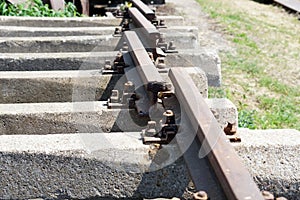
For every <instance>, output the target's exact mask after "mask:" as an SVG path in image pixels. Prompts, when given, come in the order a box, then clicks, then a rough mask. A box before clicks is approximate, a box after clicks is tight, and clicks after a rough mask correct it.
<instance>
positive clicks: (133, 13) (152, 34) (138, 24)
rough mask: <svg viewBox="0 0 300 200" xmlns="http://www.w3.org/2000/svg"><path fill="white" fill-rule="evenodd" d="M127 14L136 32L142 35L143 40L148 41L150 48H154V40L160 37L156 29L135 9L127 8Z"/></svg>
mask: <svg viewBox="0 0 300 200" xmlns="http://www.w3.org/2000/svg"><path fill="white" fill-rule="evenodd" d="M128 13H129V16H130V17H131V19H132V21H133V23H134V25H135V28H137V29H136V31H137V32H138V33H142V34H143V36H144V37H145V39H147V40H150V44H149V45H151V46H150V47H151V48H155V47H156V40H157V39H158V38H159V36H160V33H159V31H158V30H157V28H156V27H155V26H154V25H153V24H152V23H151V22H150V21H149V20H147V19H146V17H144V15H143V14H142V13H141V12H140V11H139V10H138V9H137V8H129V9H128Z"/></svg>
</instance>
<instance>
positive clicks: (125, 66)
mask: <svg viewBox="0 0 300 200" xmlns="http://www.w3.org/2000/svg"><path fill="white" fill-rule="evenodd" d="M132 3H133V7H131V8H128V9H127V10H126V12H124V13H121V16H123V18H118V19H116V18H110V19H105V20H102V19H101V20H97V19H85V20H82V22H80V23H82V24H84V27H85V29H86V32H87V33H86V34H87V35H86V36H84V37H80V40H79V42H78V41H77V40H76V39H77V37H78V36H74V34H78V35H81V34H82V30H81V29H76V28H75V27H72V26H76V20H74V22H72V20H70V21H64V20H57V21H56V22H55V23H56V26H58V25H59V24H60V23H61V24H63V25H64V26H65V25H66V24H69V25H70V24H71V25H70V26H71V27H69V28H65V29H64V28H60V29H61V30H58V29H57V30H55V29H49V28H48V29H47V28H44V29H43V28H37V30H36V31H35V32H32V33H31V34H32V35H33V36H36V35H43V37H40V38H38V39H37V40H36V38H35V37H28V35H30V33H29V32H28V31H27V30H26V29H24V28H23V29H22V27H21V28H20V26H15V25H16V24H15V23H20V24H23V25H24V24H25V23H28V24H30V26H34V25H35V24H36V23H37V21H35V19H29V20H28V19H26V20H24V22H22V21H21V22H20V21H19V20H17V21H14V19H13V18H3V20H2V25H3V26H10V28H11V27H14V29H15V30H16V31H15V32H14V31H2V32H1V34H4V35H5V37H7V36H8V37H7V38H6V39H5V40H4V39H3V40H1V42H0V45H2V47H6V49H5V50H2V51H4V52H3V55H2V57H1V61H2V62H1V63H3V64H2V65H1V71H3V72H1V82H2V84H3V85H5V87H3V89H2V96H1V99H2V104H1V105H0V107H1V116H0V117H1V120H2V121H1V134H2V136H1V141H0V147H1V149H0V151H1V156H0V159H1V161H2V163H3V165H2V168H1V172H0V173H1V177H4V178H3V181H2V182H1V184H2V185H1V187H2V188H4V189H2V190H1V191H0V197H1V198H5V199H16V198H17V199H18V198H26V199H28V198H35V197H41V198H54V199H62V198H87V197H94V196H96V197H102V198H142V197H143V198H156V197H175V196H177V197H180V196H178V195H179V194H181V193H182V192H183V188H185V187H186V185H187V183H188V181H189V178H188V175H187V171H188V174H189V175H190V177H191V179H192V182H193V185H194V192H195V193H194V194H193V198H194V199H208V198H210V199H255V200H258V199H274V197H273V198H272V195H271V194H270V193H267V192H263V193H262V192H261V191H260V190H259V189H258V187H257V185H256V184H255V183H254V181H253V179H252V177H251V176H250V174H249V172H248V171H247V170H246V168H245V167H244V166H243V164H242V162H241V161H240V159H239V158H238V156H237V154H236V153H235V151H234V149H233V147H232V146H231V144H230V143H229V140H231V141H238V140H239V138H238V136H237V135H235V130H234V126H232V125H233V124H234V123H235V121H234V120H233V121H232V122H228V119H223V120H225V121H226V120H227V123H226V124H225V125H224V124H222V123H220V120H219V121H217V120H216V119H215V117H214V115H213V113H212V112H211V110H210V108H209V107H208V105H207V100H205V98H206V97H207V86H208V85H207V84H209V85H213V84H216V85H218V84H219V82H218V81H216V79H215V76H213V75H211V74H210V71H209V70H205V69H203V71H202V70H200V71H199V69H198V70H197V69H195V68H193V67H191V66H193V65H194V64H195V61H192V59H191V61H190V63H185V65H182V64H181V63H180V61H181V60H182V57H186V58H187V60H189V58H190V57H189V56H190V55H191V53H190V52H189V51H183V50H182V49H184V48H186V47H187V46H188V47H189V48H195V46H196V44H195V36H193V35H191V34H190V31H186V30H185V31H182V30H184V29H185V27H181V28H180V27H179V28H178V27H176V28H173V29H172V28H169V27H167V26H169V25H170V24H172V19H170V18H168V17H166V18H158V17H157V16H156V15H155V13H154V12H153V11H152V10H151V9H149V7H147V6H146V5H144V4H143V3H141V2H140V1H138V0H133V1H132ZM119 14H120V13H119ZM119 17H120V16H119ZM41 20H45V22H44V23H43V24H42V25H45V24H46V23H47V22H46V21H47V19H41ZM173 20H174V21H175V23H178V21H179V20H180V18H175V19H173ZM119 23H121V24H119ZM95 25H96V26H95ZM112 25H113V26H118V28H116V29H115V28H111V26H112ZM87 26H90V27H91V28H87ZM99 26H100V27H102V26H106V28H100V27H99ZM14 29H13V30H14ZM3 30H5V28H4V29H3ZM9 30H10V29H9ZM178 30H180V31H178ZM62 31H63V33H64V34H66V35H67V34H70V36H64V37H62V38H59V37H60V36H57V35H60V34H61V32H62ZM98 31H99V32H100V31H101V32H102V34H99V35H97V32H98ZM108 32H111V34H107V33H108ZM182 32H183V33H182ZM112 33H113V34H112ZM18 34H20V35H18ZM35 34H36V35H35ZM88 34H90V35H91V36H89V35H88ZM112 35H113V36H112ZM24 36H25V37H24ZM2 37H4V36H2ZM75 40H76V42H75ZM176 47H177V48H176ZM2 49H3V48H2ZM75 49H76V51H77V52H74V51H75ZM108 51H109V52H108ZM194 51H195V49H193V55H194V54H195V52H194ZM28 52H30V53H28ZM41 52H42V53H41ZM84 52H92V53H90V54H89V53H84ZM201 56H203V55H201ZM82 60H84V61H82ZM212 60H213V59H212ZM185 61H186V60H185ZM197 61H198V60H197ZM99 63H103V65H101V66H99ZM45 70H48V71H45ZM66 70H68V71H66ZM25 71H26V72H25ZM216 74H218V73H216ZM192 77H193V78H192ZM202 79H203V80H204V81H203V82H201V83H199V80H202ZM207 79H208V80H207ZM197 81H198V82H197ZM196 83H197V84H196ZM199 85H200V86H199ZM226 134H227V135H228V136H226ZM181 157H183V158H184V161H185V162H184V163H182V160H180V158H181ZM47 182H50V183H51V184H50V186H49V187H45V186H46V185H47V184H48V183H47ZM44 187H45V188H44ZM87 187H88V188H87Z"/></svg>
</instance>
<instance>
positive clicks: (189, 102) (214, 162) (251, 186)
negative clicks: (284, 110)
mask: <svg viewBox="0 0 300 200" xmlns="http://www.w3.org/2000/svg"><path fill="white" fill-rule="evenodd" d="M169 77H170V79H171V81H172V83H173V86H174V88H175V95H176V97H177V99H178V100H179V102H180V106H181V107H182V108H183V109H184V111H185V112H186V113H187V116H188V118H189V120H190V123H191V124H192V127H193V129H194V130H195V131H196V134H197V135H196V136H197V138H198V139H199V141H200V142H201V145H202V146H201V149H200V151H199V152H202V153H203V154H204V155H207V157H208V160H209V162H210V164H211V166H212V168H213V170H214V172H215V174H216V176H217V178H218V180H219V182H220V184H221V186H222V188H223V191H224V193H225V194H226V196H227V198H228V199H253V200H254V199H255V200H263V199H264V198H263V196H262V194H261V193H260V191H259V189H258V187H257V185H256V184H255V182H254V181H253V179H252V177H251V176H250V174H249V172H248V171H247V170H246V169H245V167H244V166H243V164H242V162H241V160H240V159H239V157H238V156H237V154H236V153H235V151H234V149H233V147H232V146H231V145H230V144H229V143H228V140H227V139H226V136H225V134H224V133H223V131H222V130H221V129H220V127H219V125H218V122H217V121H216V119H215V118H214V116H213V114H212V113H211V111H210V110H209V108H208V106H207V104H206V103H205V101H204V99H203V98H202V96H201V95H200V93H199V92H198V90H197V87H196V86H195V84H194V83H193V81H192V79H191V78H190V77H189V75H188V74H187V73H186V72H185V71H184V70H183V69H181V68H173V69H171V70H170V72H169ZM195 156H196V155H195ZM186 164H187V165H189V163H186Z"/></svg>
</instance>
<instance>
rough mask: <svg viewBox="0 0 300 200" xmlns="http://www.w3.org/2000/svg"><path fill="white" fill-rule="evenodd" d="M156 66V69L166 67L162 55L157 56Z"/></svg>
mask: <svg viewBox="0 0 300 200" xmlns="http://www.w3.org/2000/svg"><path fill="white" fill-rule="evenodd" d="M156 67H157V68H158V69H164V68H166V64H165V58H164V57H158V58H157V60H156Z"/></svg>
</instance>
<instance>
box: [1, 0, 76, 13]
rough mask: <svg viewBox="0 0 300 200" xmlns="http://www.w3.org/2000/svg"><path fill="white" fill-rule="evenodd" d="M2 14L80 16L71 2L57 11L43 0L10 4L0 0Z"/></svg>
mask: <svg viewBox="0 0 300 200" xmlns="http://www.w3.org/2000/svg"><path fill="white" fill-rule="evenodd" d="M0 15H4V16H32V17H76V16H80V13H78V12H77V9H76V6H75V5H74V4H72V3H71V2H69V3H68V4H66V5H65V9H64V10H59V11H55V10H53V9H50V8H49V5H48V4H43V2H42V0H28V2H27V3H24V4H16V5H14V4H9V3H6V1H5V0H0Z"/></svg>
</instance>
